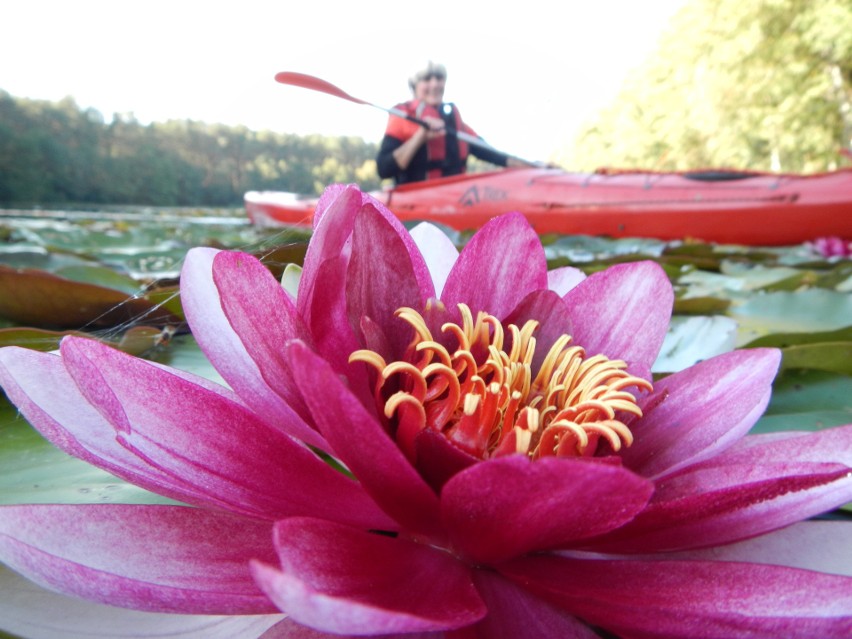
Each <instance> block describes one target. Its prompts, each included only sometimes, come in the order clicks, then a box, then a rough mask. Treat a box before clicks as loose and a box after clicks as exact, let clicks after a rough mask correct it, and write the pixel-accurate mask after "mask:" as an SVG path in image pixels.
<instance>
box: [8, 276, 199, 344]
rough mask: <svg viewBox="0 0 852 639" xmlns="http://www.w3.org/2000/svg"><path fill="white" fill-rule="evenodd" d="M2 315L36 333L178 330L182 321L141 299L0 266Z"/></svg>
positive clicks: (54, 277) (110, 290)
mask: <svg viewBox="0 0 852 639" xmlns="http://www.w3.org/2000/svg"><path fill="white" fill-rule="evenodd" d="M0 316H3V317H5V318H7V319H10V320H12V321H14V322H16V323H18V324H20V325H23V326H33V327H37V328H72V329H82V328H102V327H111V326H119V325H124V324H149V325H150V324H154V325H164V324H171V325H178V324H180V323H181V321H182V320H181V318H179V317H175V316H174V315H173V314H171V313H169V312H168V311H166V310H164V309H162V308H158V307H157V306H156V305H155V304H152V303H151V302H149V301H148V300H146V299H144V298H141V297H132V296H130V297H128V295H127V293H124V292H122V291H117V290H114V289H111V288H104V287H103V286H97V285H94V284H85V283H82V282H74V281H71V280H67V279H65V278H62V277H58V276H56V275H53V274H52V273H47V272H45V271H39V270H35V269H13V268H9V267H6V266H2V265H0Z"/></svg>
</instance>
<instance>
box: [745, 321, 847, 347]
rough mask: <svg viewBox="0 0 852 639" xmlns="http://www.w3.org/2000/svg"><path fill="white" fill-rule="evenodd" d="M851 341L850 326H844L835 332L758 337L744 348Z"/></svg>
mask: <svg viewBox="0 0 852 639" xmlns="http://www.w3.org/2000/svg"><path fill="white" fill-rule="evenodd" d="M848 341H852V326H846V327H845V328H841V329H839V330H836V331H821V332H808V333H774V334H772V335H765V336H764V337H759V338H758V339H756V340H753V341H751V342H749V343H748V344H746V345H745V346H744V348H758V347H764V346H769V347H775V348H785V347H787V346H794V345H796V344H818V343H821V342H848Z"/></svg>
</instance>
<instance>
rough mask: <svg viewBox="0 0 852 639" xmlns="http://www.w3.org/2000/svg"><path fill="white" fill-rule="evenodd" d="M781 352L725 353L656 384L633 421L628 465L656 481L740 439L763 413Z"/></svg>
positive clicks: (626, 453)
mask: <svg viewBox="0 0 852 639" xmlns="http://www.w3.org/2000/svg"><path fill="white" fill-rule="evenodd" d="M779 362H780V354H779V352H778V351H776V350H774V349H752V350H740V351H734V352H731V353H725V354H723V355H719V356H717V357H713V358H711V359H709V360H706V361H704V362H701V363H699V364H696V365H695V366H692V367H690V368H687V369H685V370H683V371H681V372H679V373H675V374H674V375H671V376H669V377H666V378H664V379H662V380H661V381H658V382H657V383H656V384H655V385H654V392H653V394H651V395H650V396H647V397H644V398H643V399H642V400H641V401H640V404H639V405H640V407H641V408H642V409H643V411H645V415H644V416H643V417H642V418H641V419H638V420H636V421H634V422H632V423H631V425H630V427H631V430H632V431H633V434H634V437H635V440H634V442H633V445H632V446H631V447H630V448H628V449H627V450H625V451H623V452H622V454H621V457H622V460H623V461H624V464H625V465H626V466H627V467H629V468H631V469H632V470H634V471H636V472H637V473H639V474H640V475H643V476H645V477H657V476H660V475H664V474H668V473H672V472H675V471H677V470H678V469H681V468H685V467H687V466H689V465H692V464H695V463H697V462H699V461H701V460H704V459H707V458H709V457H712V456H713V455H716V454H718V453H719V452H721V451H722V450H724V449H726V448H728V447H729V446H731V445H732V444H733V443H734V442H736V441H737V440H738V439H740V438H741V437H742V436H743V435H744V434H745V433H746V432H747V431H748V429H749V428H751V427H752V425H753V424H754V423H755V422H756V421H757V419H758V417H760V415H762V414H763V411H764V410H765V409H766V405H767V403H768V402H769V395H770V392H771V387H772V380H773V378H774V377H775V373H776V372H777V370H778V364H779Z"/></svg>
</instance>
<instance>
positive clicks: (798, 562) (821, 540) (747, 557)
mask: <svg viewBox="0 0 852 639" xmlns="http://www.w3.org/2000/svg"><path fill="white" fill-rule="evenodd" d="M850 539H852V522H849V521H828V520H821V521H802V522H799V523H797V524H793V525H792V526H788V527H787V528H782V529H781V530H776V531H774V532H771V533H767V534H765V535H761V536H759V537H754V538H752V539H746V540H745V541H740V542H738V543H735V544H727V545H725V546H715V547H713V548H705V549H702V550H687V551H684V552H678V553H671V554H670V555H668V554H667V555H666V558H667V559H668V558H670V559H701V560H709V561H744V562H753V563H760V564H775V565H779V566H789V567H791V568H804V569H806V570H817V571H819V572H825V573H830V574H833V575H843V576H845V577H852V552H850V551H849V540H850Z"/></svg>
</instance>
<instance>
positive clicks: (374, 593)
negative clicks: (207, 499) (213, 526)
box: [252, 518, 486, 635]
mask: <svg viewBox="0 0 852 639" xmlns="http://www.w3.org/2000/svg"><path fill="white" fill-rule="evenodd" d="M275 543H276V547H277V549H278V553H279V556H280V559H281V569H280V570H278V569H277V568H274V567H272V566H268V565H264V564H262V563H260V562H254V563H253V564H252V569H253V572H254V576H255V579H257V581H258V583H259V584H260V586H261V588H263V590H264V591H265V592H266V593H267V595H268V596H269V597H270V599H272V600H273V601H274V602H275V603H276V604H277V605H278V606H279V607H280V608H281V609H282V610H284V611H286V612H287V613H288V614H289V616H290V617H291V618H292V619H294V620H296V621H298V622H299V623H302V624H305V625H307V626H310V627H312V628H316V629H318V630H322V631H325V632H332V633H347V634H356V635H361V634H386V633H394V632H425V631H432V630H445V629H451V628H459V627H463V626H466V625H469V624H471V623H474V622H475V621H477V620H479V619H481V618H482V617H483V616H484V615H485V612H486V609H485V606H484V604H483V603H482V601H481V599H480V598H479V596H478V595H477V592H476V589H475V588H474V585H473V583H472V582H471V577H470V572H469V570H468V568H467V567H466V566H465V565H464V564H462V563H461V562H459V561H457V560H456V559H454V558H453V557H452V556H451V555H449V554H446V553H444V552H442V551H440V550H437V549H433V548H431V547H429V546H423V545H420V544H416V543H413V542H410V541H406V540H403V539H397V538H391V537H387V536H385V535H379V534H375V533H368V532H363V531H360V530H357V529H355V528H351V527H348V526H342V525H339V524H334V523H331V522H327V521H322V520H318V519H305V518H293V519H286V520H283V521H280V522H278V523H277V524H276V525H275Z"/></svg>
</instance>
